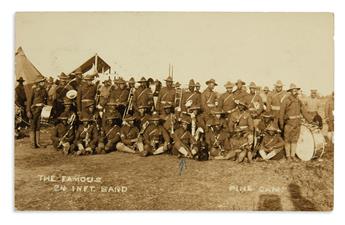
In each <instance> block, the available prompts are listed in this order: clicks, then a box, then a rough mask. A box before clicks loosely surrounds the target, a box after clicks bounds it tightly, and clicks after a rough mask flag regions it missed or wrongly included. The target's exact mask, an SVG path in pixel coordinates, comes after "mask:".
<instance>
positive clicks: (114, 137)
mask: <svg viewBox="0 0 345 225" xmlns="http://www.w3.org/2000/svg"><path fill="white" fill-rule="evenodd" d="M105 119H106V122H105V124H104V126H103V127H102V130H101V134H100V138H99V141H98V147H97V149H96V152H97V154H103V153H109V152H110V151H114V150H115V149H116V144H117V143H118V142H119V141H120V127H119V126H118V125H117V124H115V119H116V113H115V112H114V113H108V114H107V115H106V117H105Z"/></svg>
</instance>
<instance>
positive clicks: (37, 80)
mask: <svg viewBox="0 0 345 225" xmlns="http://www.w3.org/2000/svg"><path fill="white" fill-rule="evenodd" d="M45 80H46V78H45V77H38V78H37V79H36V80H35V83H36V84H37V83H40V82H43V81H45Z"/></svg>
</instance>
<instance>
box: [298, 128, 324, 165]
mask: <svg viewBox="0 0 345 225" xmlns="http://www.w3.org/2000/svg"><path fill="white" fill-rule="evenodd" d="M325 146H326V141H325V138H324V136H323V135H322V133H321V130H320V129H319V128H318V127H316V126H312V125H309V124H302V125H301V133H300V136H299V138H298V142H297V147H296V155H297V157H298V158H300V159H301V160H303V161H309V160H312V159H317V158H321V157H322V155H323V154H324V152H325Z"/></svg>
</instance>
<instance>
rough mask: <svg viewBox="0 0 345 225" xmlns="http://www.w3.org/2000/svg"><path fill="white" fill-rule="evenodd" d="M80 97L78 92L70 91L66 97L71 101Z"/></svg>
mask: <svg viewBox="0 0 345 225" xmlns="http://www.w3.org/2000/svg"><path fill="white" fill-rule="evenodd" d="M77 95H78V92H77V91H76V90H69V91H68V92H67V93H66V97H67V98H69V99H75V98H76V97H77Z"/></svg>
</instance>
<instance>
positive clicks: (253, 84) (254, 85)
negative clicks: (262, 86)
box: [249, 82, 257, 88]
mask: <svg viewBox="0 0 345 225" xmlns="http://www.w3.org/2000/svg"><path fill="white" fill-rule="evenodd" d="M249 88H257V86H256V84H255V82H250V84H249Z"/></svg>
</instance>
